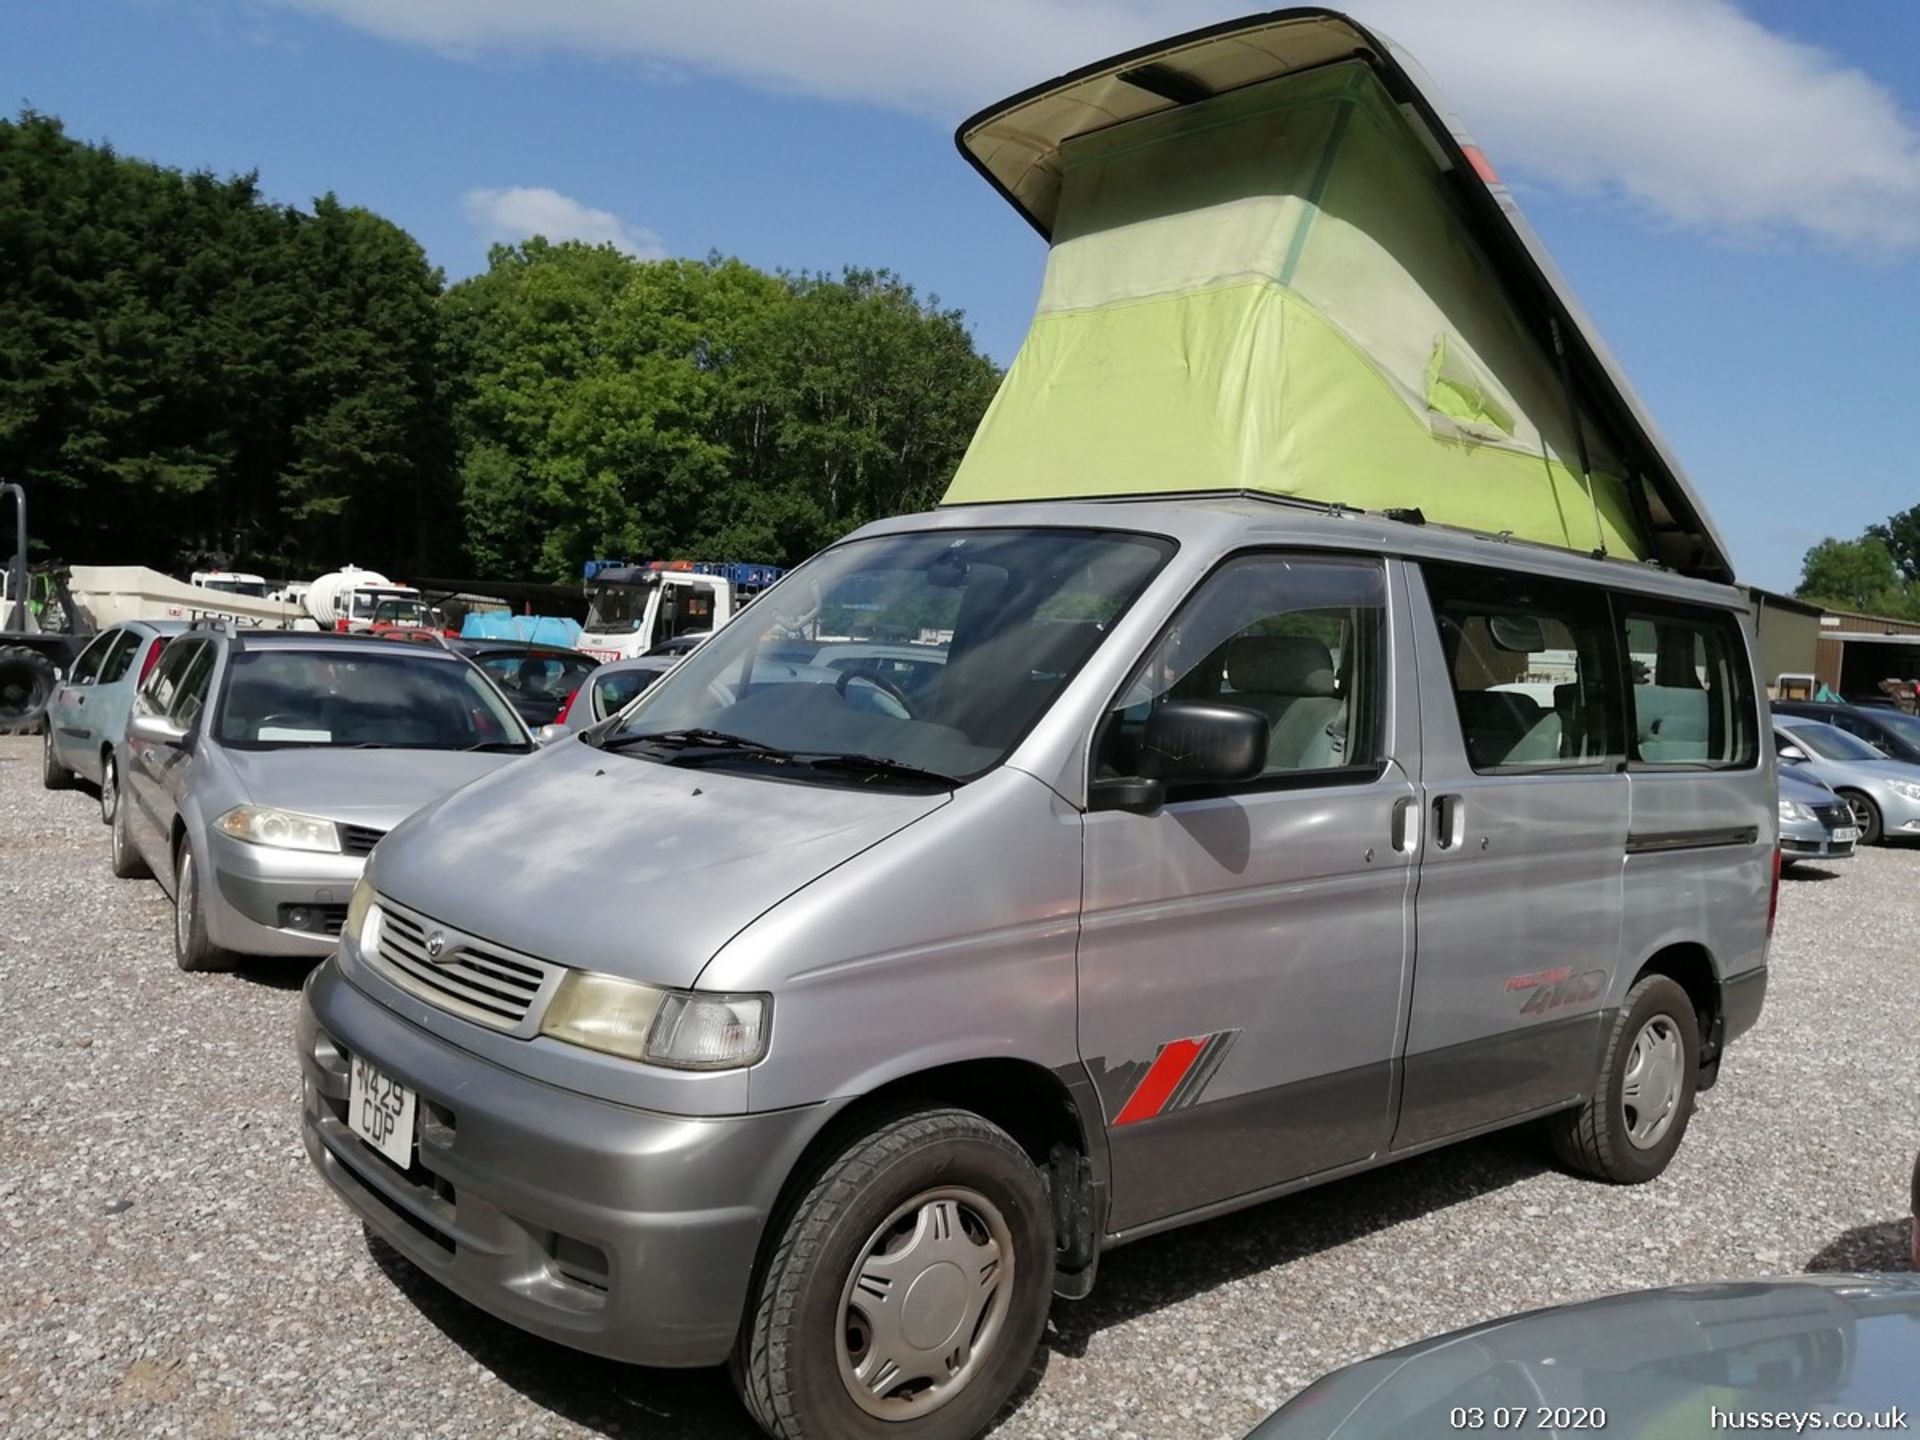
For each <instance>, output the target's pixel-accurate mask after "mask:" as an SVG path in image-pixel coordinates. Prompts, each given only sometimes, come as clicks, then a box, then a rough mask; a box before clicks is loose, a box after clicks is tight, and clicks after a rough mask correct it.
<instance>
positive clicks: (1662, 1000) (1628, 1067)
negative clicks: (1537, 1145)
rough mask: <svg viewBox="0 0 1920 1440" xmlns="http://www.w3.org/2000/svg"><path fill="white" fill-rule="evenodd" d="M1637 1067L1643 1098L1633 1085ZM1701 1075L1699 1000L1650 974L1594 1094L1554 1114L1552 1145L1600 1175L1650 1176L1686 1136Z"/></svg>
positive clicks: (1618, 1179)
mask: <svg viewBox="0 0 1920 1440" xmlns="http://www.w3.org/2000/svg"><path fill="white" fill-rule="evenodd" d="M1674 1066H1677V1067H1678V1072H1677V1074H1676V1073H1673V1072H1672V1067H1674ZM1636 1071H1638V1072H1639V1074H1638V1077H1637V1078H1638V1082H1639V1089H1640V1098H1641V1101H1642V1103H1641V1104H1638V1105H1636V1104H1635V1103H1634V1101H1633V1097H1632V1094H1631V1092H1630V1089H1629V1087H1630V1086H1631V1085H1632V1084H1633V1083H1634V1081H1635V1079H1636V1074H1635V1072H1636ZM1699 1082H1700V1022H1699V1019H1698V1017H1697V1016H1696V1015H1695V1014H1694V1011H1693V1002H1692V1001H1691V1000H1689V999H1688V998H1687V992H1686V991H1685V990H1682V989H1681V988H1680V986H1679V985H1678V984H1677V983H1676V982H1675V981H1673V980H1670V979H1668V978H1667V977H1666V976H1665V975H1648V976H1646V977H1644V978H1643V979H1641V980H1640V981H1639V982H1638V983H1637V984H1635V985H1634V987H1633V988H1632V989H1631V990H1629V991H1628V992H1627V997H1626V999H1625V1000H1624V1001H1623V1002H1622V1003H1621V1006H1620V1013H1619V1015H1618V1016H1617V1017H1616V1018H1615V1020H1614V1022H1613V1031H1612V1033H1611V1034H1610V1035H1609V1036H1608V1037H1607V1049H1606V1054H1605V1057H1604V1058H1603V1059H1602V1060H1601V1062H1600V1073H1599V1074H1598V1075H1597V1076H1596V1077H1595V1079H1594V1084H1593V1094H1592V1095H1591V1096H1590V1097H1589V1098H1588V1100H1587V1102H1586V1103H1585V1104H1584V1105H1581V1106H1580V1107H1579V1108H1578V1109H1574V1110H1569V1111H1567V1112H1566V1113H1565V1114H1564V1115H1556V1116H1554V1118H1553V1119H1552V1121H1550V1122H1549V1130H1548V1134H1549V1136H1550V1137H1551V1139H1552V1141H1553V1148H1554V1151H1555V1153H1556V1154H1558V1156H1559V1157H1560V1160H1561V1163H1563V1164H1564V1165H1566V1166H1567V1167H1568V1168H1569V1169H1571V1170H1576V1171H1578V1172H1580V1173H1581V1174H1583V1175H1591V1176H1592V1177H1593V1178H1594V1179H1596V1180H1605V1181H1608V1182H1610V1183H1611V1184H1615V1185H1640V1184H1644V1183H1645V1182H1646V1181H1648V1180H1651V1179H1653V1178H1654V1177H1655V1176H1656V1175H1658V1174H1660V1172H1661V1171H1663V1170H1665V1169H1666V1168H1667V1162H1668V1161H1670V1160H1672V1159H1673V1154H1674V1151H1676V1150H1678V1149H1679V1148H1680V1142H1681V1140H1682V1139H1684V1138H1685V1137H1686V1133H1687V1123H1688V1121H1690V1120H1691V1119H1692V1118H1693V1099H1694V1095H1695V1093H1696V1090H1697V1087H1698V1085H1699ZM1662 1095H1664V1096H1665V1097H1666V1098H1665V1103H1660V1097H1661V1096H1662ZM1656 1110H1657V1113H1650V1112H1654V1111H1656Z"/></svg>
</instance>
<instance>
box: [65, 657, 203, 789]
mask: <svg viewBox="0 0 1920 1440" xmlns="http://www.w3.org/2000/svg"><path fill="white" fill-rule="evenodd" d="M186 628H187V622H186V621H184V620H129V621H126V622H125V623H124V624H120V625H115V626H112V627H111V628H109V629H106V630H102V631H101V632H100V633H99V634H98V635H96V636H95V637H94V639H93V642H92V643H91V644H89V645H88V646H87V648H86V649H85V650H82V651H81V652H80V654H79V655H78V656H77V657H75V659H74V662H73V668H72V669H70V670H69V671H67V673H66V674H65V675H63V676H62V677H61V679H60V683H59V684H58V685H56V686H55V687H54V691H53V696H52V698H51V699H50V700H48V702H47V714H46V719H45V721H44V722H43V723H44V727H45V745H46V750H45V755H44V760H43V764H42V767H41V780H42V782H43V783H44V784H45V785H46V787H47V788H48V789H49V790H63V789H65V788H66V787H68V786H69V785H71V784H73V782H74V779H75V777H76V776H77V777H78V778H79V779H81V780H85V781H87V782H89V783H90V784H93V785H97V786H99V787H100V818H101V820H103V821H104V822H106V823H107V824H109V825H111V824H112V823H113V811H114V807H115V806H117V805H118V804H119V803H120V742H121V740H122V739H123V738H124V737H125V735H126V733H127V715H128V713H129V712H130V711H131V710H132V709H133V695H134V691H135V690H137V689H138V688H139V686H140V682H141V681H143V680H145V679H146V678H147V676H148V675H150V674H151V673H152V672H153V667H154V666H155V665H156V664H158V663H159V660H160V652H161V651H162V650H164V649H165V648H166V646H167V642H168V641H169V640H171V639H172V638H173V637H174V636H175V635H178V634H179V633H180V632H181V631H182V630H184V629H186Z"/></svg>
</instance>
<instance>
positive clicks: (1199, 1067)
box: [1103, 1030, 1240, 1125]
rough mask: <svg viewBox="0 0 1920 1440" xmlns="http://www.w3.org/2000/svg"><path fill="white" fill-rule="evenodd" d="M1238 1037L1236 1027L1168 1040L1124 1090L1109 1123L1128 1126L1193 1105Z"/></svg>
mask: <svg viewBox="0 0 1920 1440" xmlns="http://www.w3.org/2000/svg"><path fill="white" fill-rule="evenodd" d="M1239 1038H1240V1032H1239V1031H1238V1030H1216V1031H1215V1032H1214V1033H1213V1034H1211V1035H1195V1036H1189V1037H1187V1038H1185V1039H1180V1040H1169V1041H1168V1042H1167V1043H1166V1044H1164V1045H1162V1046H1161V1047H1160V1048H1159V1050H1158V1051H1156V1052H1155V1054H1154V1057H1153V1062H1152V1063H1151V1064H1150V1065H1148V1066H1147V1067H1146V1073H1145V1074H1144V1075H1141V1076H1140V1079H1139V1080H1138V1082H1137V1083H1135V1084H1133V1085H1132V1086H1131V1087H1130V1088H1129V1089H1128V1090H1127V1091H1126V1092H1125V1093H1126V1096H1127V1098H1126V1101H1125V1103H1124V1104H1122V1105H1121V1106H1120V1112H1119V1113H1118V1114H1117V1115H1115V1116H1114V1117H1113V1123H1114V1124H1115V1125H1131V1124H1133V1123H1134V1122H1136V1121H1139V1120H1151V1119H1153V1118H1154V1116H1156V1115H1165V1114H1167V1113H1168V1112H1169V1111H1173V1110H1184V1109H1185V1108H1186V1107H1187V1106H1189V1105H1191V1104H1193V1103H1194V1102H1195V1101H1197V1100H1198V1099H1199V1098H1200V1095H1201V1093H1202V1092H1203V1091H1204V1090H1205V1089H1206V1088H1207V1085H1208V1082H1210V1081H1211V1080H1212V1079H1213V1077H1214V1074H1215V1072H1216V1071H1218V1070H1219V1068H1220V1062H1221V1061H1223V1060H1225V1059H1226V1058H1227V1052H1228V1051H1229V1050H1231V1049H1232V1048H1233V1042H1234V1041H1235V1040H1237V1039H1239ZM1135 1064H1136V1065H1137V1064H1138V1062H1135ZM1128 1068H1133V1067H1128ZM1103 1088H1104V1087H1103Z"/></svg>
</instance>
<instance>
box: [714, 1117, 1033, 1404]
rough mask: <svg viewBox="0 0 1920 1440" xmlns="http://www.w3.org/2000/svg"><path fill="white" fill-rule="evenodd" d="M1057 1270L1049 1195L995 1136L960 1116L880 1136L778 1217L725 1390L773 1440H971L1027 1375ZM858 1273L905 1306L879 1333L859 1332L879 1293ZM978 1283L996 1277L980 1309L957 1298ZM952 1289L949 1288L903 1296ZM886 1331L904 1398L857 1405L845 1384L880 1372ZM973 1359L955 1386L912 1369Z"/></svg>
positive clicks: (898, 1124)
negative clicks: (860, 1281) (875, 1369)
mask: <svg viewBox="0 0 1920 1440" xmlns="http://www.w3.org/2000/svg"><path fill="white" fill-rule="evenodd" d="M990 1252H994V1253H997V1259H995V1258H994V1253H990ZM916 1257H917V1258H916ZM1053 1257H1054V1241H1053V1218H1052V1212H1051V1209H1050V1207H1049V1205H1048V1200H1047V1191H1046V1187H1045V1185H1044V1184H1043V1183H1042V1181H1041V1178H1040V1174H1039V1172H1038V1171H1037V1170H1036V1169H1035V1168H1034V1165H1033V1162H1032V1161H1031V1160H1030V1159H1028V1158H1027V1154H1026V1152H1025V1151H1024V1150H1022V1149H1021V1148H1020V1147H1019V1146H1018V1145H1017V1144H1015V1143H1014V1141H1013V1139H1012V1137H1011V1136H1009V1135H1008V1134H1007V1133H1006V1132H1005V1131H1004V1130H1002V1129H1000V1128H999V1127H998V1126H997V1125H992V1124H990V1123H988V1122H987V1121H986V1120H984V1119H982V1118H981V1117H980V1116H978V1115H975V1114H972V1113H970V1112H968V1111H964V1110H921V1111H916V1112H913V1113H910V1114H907V1115H903V1116H900V1117H897V1118H895V1119H892V1120H889V1121H887V1122H886V1123H884V1124H881V1125H879V1126H878V1127H877V1128H875V1129H873V1130H871V1131H869V1132H867V1133H866V1134H864V1135H861V1136H859V1137H857V1138H855V1139H854V1140H853V1141H852V1142H851V1143H850V1144H848V1145H847V1147H846V1148H845V1149H844V1150H842V1151H841V1152H840V1153H839V1154H838V1155H837V1156H836V1157H834V1159H833V1160H832V1161H831V1162H830V1163H829V1164H828V1165H827V1167H826V1169H825V1170H824V1171H823V1172H822V1173H821V1174H820V1176H819V1178H818V1179H817V1180H816V1181H815V1182H814V1183H813V1185H812V1186H811V1187H810V1188H809V1189H808V1191H807V1193H806V1195H805V1196H804V1198H802V1199H801V1200H800V1202H799V1204H798V1205H796V1206H795V1207H794V1209H793V1211H792V1212H791V1214H790V1215H789V1216H788V1217H787V1219H786V1223H785V1227H784V1229H783V1230H782V1231H780V1232H779V1238H778V1243H777V1246H776V1248H775V1249H774V1251H773V1253H772V1256H771V1258H770V1259H769V1260H768V1261H767V1264H766V1266H765V1270H764V1273H763V1274H761V1275H760V1277H759V1280H758V1284H757V1286H756V1288H755V1290H754V1292H753V1294H752V1296H751V1299H750V1308H749V1311H748V1314H747V1317H746V1321H745V1323H744V1325H743V1326H742V1327H741V1335H740V1340H739V1343H738V1345H737V1346H736V1348H735V1351H734V1356H733V1364H732V1370H733V1378H734V1384H735V1386H736V1388H738V1390H739V1392H740V1396H741V1399H742V1400H744V1401H745V1402H746V1406H747V1409H748V1410H750V1411H751V1412H752V1413H753V1417H754V1419H755V1420H757V1421H758V1422H759V1423H760V1425H761V1427H762V1428H763V1429H765V1430H766V1432H767V1433H768V1434H769V1435H772V1436H775V1437H778V1440H802V1437H808V1440H882V1437H886V1440H967V1437H971V1436H974V1435H978V1434H979V1433H981V1431H983V1430H984V1429H985V1428H986V1427H987V1426H988V1425H989V1424H990V1423H991V1422H992V1420H993V1417H994V1416H995V1415H996V1414H997V1413H999V1411H1000V1409H1001V1407H1002V1406H1003V1405H1005V1404H1006V1402H1007V1398H1008V1397H1009V1396H1010V1395H1012V1393H1013V1391H1014V1389H1015V1387H1016V1386H1018V1384H1019V1383H1020V1380H1021V1378H1022V1376H1024V1375H1025V1373H1026V1371H1027V1367H1028V1365H1029V1364H1030V1363H1031V1361H1032V1359H1033V1354H1034V1351H1035V1349H1036V1347H1037V1346H1038V1345H1039V1343H1040V1336H1041V1333H1042V1331H1043V1330H1044V1329H1045V1328H1046V1322H1047V1309H1048V1305H1049V1303H1050V1301H1051V1296H1052V1291H1053ZM863 1263H864V1264H866V1265H867V1266H870V1267H872V1268H869V1269H868V1271H867V1273H868V1274H869V1275H870V1276H873V1277H874V1281H875V1283H884V1284H888V1285H890V1286H896V1287H897V1288H894V1289H893V1290H892V1293H893V1294H897V1295H899V1296H901V1297H902V1304H901V1308H900V1309H899V1310H897V1311H894V1312H888V1313H891V1314H892V1315H893V1317H894V1318H893V1320H892V1322H891V1324H890V1325H888V1324H881V1323H878V1322H876V1321H874V1320H872V1319H870V1318H869V1314H870V1312H871V1307H872V1305H873V1303H874V1297H876V1296H882V1295H883V1293H884V1292H881V1291H879V1290H875V1289H872V1288H869V1287H865V1286H857V1285H856V1283H855V1282H856V1279H857V1278H858V1276H859V1269H858V1268H857V1267H859V1266H861V1265H862V1264H863ZM976 1267H980V1269H979V1275H981V1276H984V1275H989V1274H997V1275H998V1277H999V1283H998V1285H997V1287H996V1288H995V1290H994V1293H993V1295H992V1298H990V1299H989V1300H988V1301H987V1302H986V1303H985V1304H984V1305H981V1304H980V1303H979V1301H978V1300H977V1298H976V1297H977V1296H978V1295H979V1294H980V1293H982V1292H981V1290H978V1289H975V1288H973V1286H971V1285H970V1284H969V1283H968V1281H969V1280H971V1279H975V1278H977V1277H976V1275H975V1270H976ZM989 1267H990V1268H989ZM1009 1269H1010V1270H1011V1275H1009V1274H1008V1270H1009ZM888 1270H891V1271H892V1274H891V1276H890V1277H889V1276H888V1275H887V1274H886V1273H885V1272H887V1271H888ZM949 1274H950V1275H951V1277H952V1279H951V1282H950V1285H943V1284H941V1283H934V1284H931V1285H929V1284H927V1283H920V1284H917V1285H916V1284H915V1282H916V1281H919V1282H927V1281H928V1280H929V1278H930V1277H939V1278H943V1277H946V1276H948V1275H949ZM982 1283H983V1285H984V1281H983V1282H982ZM909 1287H912V1293H914V1294H916V1295H919V1296H921V1297H922V1300H923V1302H924V1303H922V1304H921V1305H920V1307H919V1308H918V1310H917V1311H909V1310H907V1309H906V1308H905V1303H904V1301H905V1297H906V1296H907V1294H908V1293H909ZM929 1291H931V1295H930V1296H929ZM863 1302H864V1303H863ZM950 1322H951V1325H952V1328H951V1329H950V1330H947V1333H945V1334H944V1335H942V1334H941V1333H940V1332H941V1331H942V1330H943V1329H946V1327H948V1325H949V1323H950ZM916 1323H917V1325H918V1327H919V1332H920V1333H919V1334H918V1335H917V1336H915V1335H913V1334H912V1329H913V1327H914V1326H915V1325H916ZM890 1328H897V1331H898V1333H897V1334H896V1335H895V1336H894V1337H893V1339H894V1342H895V1343H894V1344H893V1345H892V1346H891V1347H889V1348H890V1349H891V1350H892V1352H893V1353H894V1354H897V1355H898V1356H900V1357H901V1359H902V1360H904V1361H905V1362H906V1364H905V1366H904V1367H903V1368H902V1369H900V1370H898V1371H895V1372H894V1373H896V1374H901V1375H906V1376H908V1377H909V1380H908V1383H907V1384H905V1385H896V1386H894V1387H893V1388H892V1389H891V1390H888V1391H885V1392H884V1393H883V1394H881V1395H879V1396H878V1397H877V1398H873V1399H871V1400H870V1401H869V1402H865V1403H863V1402H862V1401H861V1400H859V1399H856V1398H855V1394H854V1390H855V1387H856V1386H857V1385H858V1379H857V1378H856V1377H857V1375H858V1372H859V1370H860V1369H861V1367H862V1366H863V1365H864V1366H874V1365H876V1364H879V1363H881V1362H882V1361H883V1359H884V1357H885V1356H886V1355H887V1353H888V1351H887V1350H886V1349H882V1348H881V1347H882V1344H883V1341H882V1339H881V1335H880V1332H881V1331H883V1330H885V1329H890ZM963 1333H964V1334H965V1335H967V1336H968V1342H961V1343H959V1344H957V1345H956V1344H955V1342H956V1340H957V1337H959V1336H961V1335H962V1334H963ZM969 1342H970V1343H969ZM950 1345H951V1346H954V1348H953V1349H952V1350H949V1348H948V1347H949V1346H950ZM969 1349H970V1350H971V1353H970V1354H968V1355H966V1357H965V1358H964V1359H963V1360H962V1361H961V1363H960V1365H959V1369H958V1372H957V1375H956V1376H955V1377H952V1378H944V1379H941V1380H938V1381H935V1380H933V1379H930V1378H928V1377H927V1376H926V1375H925V1374H924V1373H921V1372H918V1371H917V1369H916V1366H915V1362H916V1361H919V1362H921V1363H925V1364H928V1365H929V1366H930V1367H932V1366H940V1365H943V1364H948V1365H950V1364H951V1363H952V1360H951V1358H949V1357H951V1356H957V1355H960V1354H962V1352H963V1351H967V1350H969ZM863 1352H864V1353H863ZM882 1383H884V1382H882ZM876 1388H877V1387H876ZM915 1388H918V1394H917V1396H906V1395H902V1394H901V1393H900V1392H902V1391H911V1390H914V1389H915ZM943 1390H944V1393H942V1391H943ZM870 1393H871V1392H870ZM869 1404H871V1406H873V1407H874V1408H872V1409H870V1408H868V1407H869ZM876 1410H878V1411H880V1412H883V1413H875V1411H876Z"/></svg>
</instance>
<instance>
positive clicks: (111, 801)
mask: <svg viewBox="0 0 1920 1440" xmlns="http://www.w3.org/2000/svg"><path fill="white" fill-rule="evenodd" d="M119 809H120V762H119V761H117V760H115V759H114V758H113V752H112V751H111V750H109V751H108V752H107V753H106V754H105V755H103V756H101V757H100V823H101V824H102V825H111V824H113V817H114V815H115V814H116V813H117V812H118V811H119Z"/></svg>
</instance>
